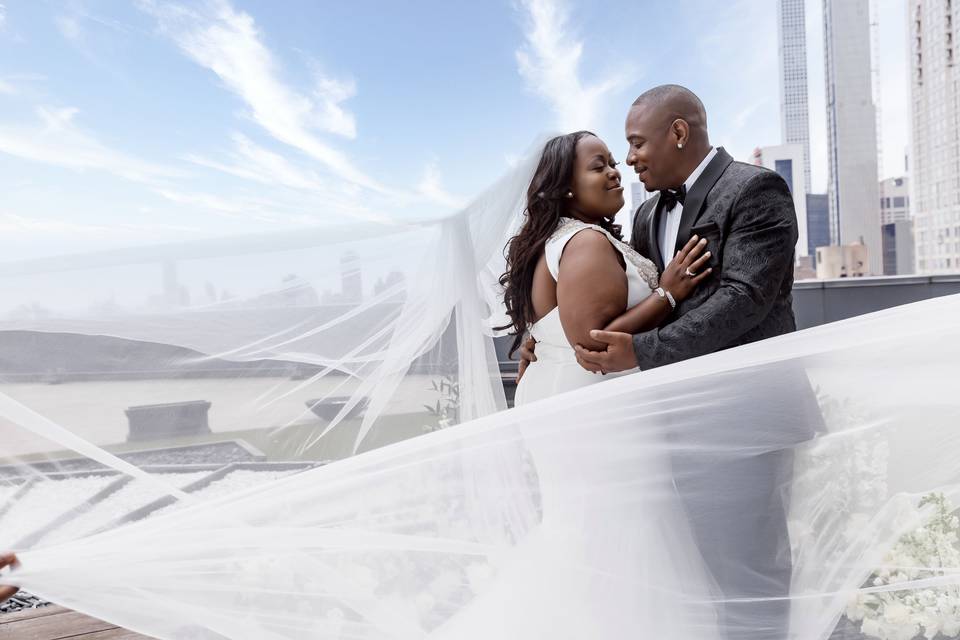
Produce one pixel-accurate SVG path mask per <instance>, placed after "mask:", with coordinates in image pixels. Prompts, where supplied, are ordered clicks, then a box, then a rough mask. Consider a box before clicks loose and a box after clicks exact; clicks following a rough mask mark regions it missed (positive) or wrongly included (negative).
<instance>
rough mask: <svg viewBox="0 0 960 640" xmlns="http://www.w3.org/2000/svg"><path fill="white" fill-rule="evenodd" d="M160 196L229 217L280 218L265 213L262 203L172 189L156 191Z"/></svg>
mask: <svg viewBox="0 0 960 640" xmlns="http://www.w3.org/2000/svg"><path fill="white" fill-rule="evenodd" d="M155 191H156V193H157V194H158V195H160V196H163V197H164V198H166V199H167V200H169V201H171V202H174V203H176V204H180V205H186V206H190V207H194V208H196V209H198V210H200V211H204V212H209V213H213V214H216V215H221V216H227V217H243V218H249V219H253V220H260V221H261V222H277V221H278V218H277V216H275V215H271V214H269V213H267V212H265V211H264V208H265V206H264V203H263V202H262V201H249V200H241V199H237V198H227V197H224V196H219V195H214V194H209V193H188V192H183V191H179V190H176V189H172V188H166V187H164V188H158V189H156V190H155Z"/></svg>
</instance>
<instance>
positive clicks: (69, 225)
mask: <svg viewBox="0 0 960 640" xmlns="http://www.w3.org/2000/svg"><path fill="white" fill-rule="evenodd" d="M157 231H190V232H193V231H199V229H197V228H196V227H186V226H178V225H166V224H134V223H127V222H122V223H117V224H110V225H103V224H78V223H76V222H70V221H69V220H61V219H56V218H37V217H27V216H22V215H17V214H14V213H8V212H0V233H4V234H9V233H42V234H51V233H52V234H81V235H91V236H96V237H102V236H103V235H104V234H107V235H115V234H130V233H152V232H157Z"/></svg>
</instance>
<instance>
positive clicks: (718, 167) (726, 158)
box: [654, 147, 733, 271]
mask: <svg viewBox="0 0 960 640" xmlns="http://www.w3.org/2000/svg"><path fill="white" fill-rule="evenodd" d="M731 162H733V158H732V157H730V154H729V153H727V152H726V151H725V150H724V148H723V147H717V155H715V156H714V157H713V160H711V161H710V163H709V164H708V165H707V166H706V168H705V169H704V170H703V173H701V174H700V177H699V178H697V181H696V182H695V183H694V184H693V188H691V189H690V191H688V192H687V197H686V200H685V201H684V203H683V215H681V216H680V229H679V231H678V232H677V244H676V246H675V247H674V248H673V254H676V252H677V251H680V249H682V248H683V245H685V244H686V243H687V241H688V240H689V239H690V229H691V228H692V227H693V225H694V223H695V222H696V221H697V218H699V217H700V211H701V210H702V209H703V201H704V200H705V199H706V197H707V194H708V193H710V190H711V189H713V185H715V184H716V183H717V180H719V179H720V176H721V175H723V172H724V171H726V169H727V167H729V166H730V163H731ZM654 233H655V232H654ZM658 253H659V252H658ZM658 266H659V267H660V270H661V271H663V265H662V264H661V265H658Z"/></svg>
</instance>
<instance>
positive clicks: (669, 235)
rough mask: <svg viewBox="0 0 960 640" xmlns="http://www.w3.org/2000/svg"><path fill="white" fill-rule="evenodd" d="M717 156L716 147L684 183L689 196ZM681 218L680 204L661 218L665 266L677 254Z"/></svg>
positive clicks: (661, 243)
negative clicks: (675, 248)
mask: <svg viewBox="0 0 960 640" xmlns="http://www.w3.org/2000/svg"><path fill="white" fill-rule="evenodd" d="M715 155H717V149H716V147H711V148H710V151H708V152H707V155H706V157H704V159H703V160H702V161H701V162H700V164H699V165H697V168H696V169H694V170H693V173H691V174H690V177H688V178H687V180H686V182H684V183H683V185H684V186H685V187H686V188H687V194H689V193H690V189H692V188H693V185H694V184H695V183H696V182H697V178H699V177H700V174H701V173H703V170H704V169H706V168H707V165H708V164H710V161H711V160H713V157H714V156H715ZM681 216H683V205H682V204H680V203H679V202H678V203H677V204H675V205H673V208H672V209H670V210H669V211H664V212H663V214H662V215H661V216H660V228H659V229H658V230H657V239H658V240H659V241H660V255H661V256H663V264H664V265H666V264H668V263H669V262H670V261H671V260H673V256H674V254H675V253H676V252H675V251H674V246H675V245H676V244H677V233H679V231H680V217H681Z"/></svg>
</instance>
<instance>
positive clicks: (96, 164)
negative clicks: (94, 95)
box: [0, 107, 181, 183]
mask: <svg viewBox="0 0 960 640" xmlns="http://www.w3.org/2000/svg"><path fill="white" fill-rule="evenodd" d="M77 113H78V110H77V109H76V108H74V107H66V108H60V109H55V108H51V107H39V108H37V116H38V117H39V119H40V121H41V123H42V124H41V125H40V126H37V125H20V124H18V125H0V152H3V153H8V154H10V155H13V156H17V157H19V158H24V159H26V160H32V161H34V162H42V163H44V164H50V165H56V166H60V167H66V168H69V169H74V170H80V171H82V170H97V171H105V172H107V173H111V174H113V175H116V176H119V177H121V178H125V179H127V180H133V181H135V182H146V183H152V182H156V181H158V180H160V179H163V178H170V177H176V176H178V175H181V174H180V172H178V171H175V170H173V169H170V168H168V167H163V166H160V165H157V164H153V163H150V162H146V161H143V160H141V159H139V158H137V157H134V156H131V155H129V154H126V153H124V152H122V151H118V150H116V149H112V148H110V147H109V146H107V145H105V144H103V143H102V142H101V141H100V140H98V139H97V138H96V137H95V136H93V135H92V134H90V133H87V132H85V131H84V130H83V129H81V128H80V127H78V126H77V125H76V124H75V123H74V117H75V116H76V115H77Z"/></svg>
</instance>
